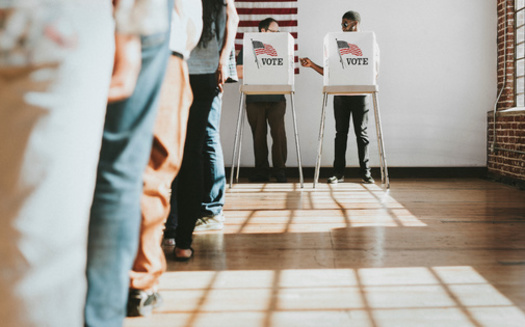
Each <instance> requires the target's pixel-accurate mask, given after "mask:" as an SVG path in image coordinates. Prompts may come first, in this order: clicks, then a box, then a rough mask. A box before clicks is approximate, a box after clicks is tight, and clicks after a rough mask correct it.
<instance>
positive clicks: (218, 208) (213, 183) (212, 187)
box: [197, 93, 226, 228]
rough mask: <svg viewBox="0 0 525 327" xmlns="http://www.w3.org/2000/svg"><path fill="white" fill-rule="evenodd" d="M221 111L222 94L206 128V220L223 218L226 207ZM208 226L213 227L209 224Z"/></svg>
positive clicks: (213, 107) (204, 212) (215, 102)
mask: <svg viewBox="0 0 525 327" xmlns="http://www.w3.org/2000/svg"><path fill="white" fill-rule="evenodd" d="M221 109H222V93H219V94H217V96H216V97H215V98H213V102H212V105H211V110H210V114H209V116H208V125H207V126H206V140H205V142H204V158H203V167H204V170H203V176H204V194H203V195H204V197H203V200H202V207H201V216H202V217H204V218H205V217H215V216H216V217H222V208H223V207H224V192H225V189H226V173H225V171H224V157H223V154H222V146H221V139H220V134H219V127H220V124H221ZM197 225H198V226H197V227H199V222H197ZM206 225H208V227H211V226H210V225H209V224H206ZM219 225H220V224H219ZM219 227H221V228H222V226H217V228H219Z"/></svg>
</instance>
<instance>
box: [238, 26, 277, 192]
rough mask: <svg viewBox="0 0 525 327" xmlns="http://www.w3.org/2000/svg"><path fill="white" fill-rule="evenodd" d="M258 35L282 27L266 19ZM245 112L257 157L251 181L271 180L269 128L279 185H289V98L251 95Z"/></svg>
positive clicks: (274, 167)
mask: <svg viewBox="0 0 525 327" xmlns="http://www.w3.org/2000/svg"><path fill="white" fill-rule="evenodd" d="M259 32H263V33H268V32H279V24H278V23H277V21H276V20H275V19H273V18H266V19H265V20H262V21H261V22H260V23H259ZM242 64H243V51H242V50H241V52H239V57H238V59H237V75H238V76H239V78H242V76H243V67H242ZM246 113H247V116H248V122H249V123H250V127H251V129H252V133H253V150H254V154H255V169H256V172H255V174H254V175H253V176H251V177H250V178H249V179H250V181H251V182H268V181H269V180H270V164H269V162H268V143H267V136H266V135H267V132H268V125H269V126H270V134H271V136H272V140H273V144H272V161H273V169H274V171H273V176H274V177H275V179H276V180H277V182H278V183H286V182H287V179H286V172H285V169H286V156H287V147H286V146H287V144H286V130H285V124H284V114H285V113H286V99H285V97H284V95H282V94H278V95H248V96H247V97H246Z"/></svg>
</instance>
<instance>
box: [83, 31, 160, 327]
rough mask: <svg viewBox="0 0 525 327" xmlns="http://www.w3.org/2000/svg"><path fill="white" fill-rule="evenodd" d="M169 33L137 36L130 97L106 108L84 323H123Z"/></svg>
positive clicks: (89, 243) (93, 215)
mask: <svg viewBox="0 0 525 327" xmlns="http://www.w3.org/2000/svg"><path fill="white" fill-rule="evenodd" d="M168 36H169V35H168V33H160V34H154V35H150V36H147V37H143V38H142V67H141V71H140V75H139V78H138V81H137V85H136V88H135V92H134V93H133V95H132V96H131V97H130V98H129V99H127V100H125V101H121V102H118V103H114V104H110V105H108V108H107V113H106V121H105V125H104V134H103V139H102V148H101V152H100V159H99V164H98V171H97V182H96V188H95V195H94V199H93V204H92V207H91V217H90V222H89V240H88V262H87V278H88V294H87V300H86V308H85V324H86V326H96V327H103V326H115V327H116V326H119V327H120V326H122V323H123V320H124V317H125V316H126V303H127V297H128V288H129V271H130V269H131V267H132V265H133V261H134V259H135V255H136V253H137V246H138V241H139V231H140V219H141V208H140V198H141V195H142V177H143V173H144V170H145V168H146V164H147V162H148V159H149V155H150V151H151V145H152V140H153V127H154V123H155V118H156V112H157V108H158V102H159V93H160V88H161V85H162V82H163V80H164V72H165V70H166V65H167V60H168V57H169V49H168V40H169V37H168Z"/></svg>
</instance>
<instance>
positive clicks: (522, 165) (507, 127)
mask: <svg viewBox="0 0 525 327" xmlns="http://www.w3.org/2000/svg"><path fill="white" fill-rule="evenodd" d="M505 6H507V21H506V22H505ZM514 26H515V25H514V0H498V90H497V92H498V95H499V94H500V92H501V96H500V98H499V101H498V103H497V106H496V107H497V111H496V115H494V112H489V113H488V115H487V122H488V130H487V131H488V132H487V137H488V140H487V141H488V142H487V143H488V149H487V153H488V155H487V170H488V174H489V176H490V177H492V178H495V179H497V180H501V181H504V182H509V183H512V184H519V185H520V186H521V185H525V183H524V182H525V154H524V153H523V152H525V110H516V109H511V108H514V107H515V100H514V62H513V60H514V42H515V41H514ZM505 30H506V31H507V35H506V40H505V33H504V32H505ZM505 48H506V55H505ZM505 61H506V62H505ZM505 65H506V67H505ZM505 75H506V76H505ZM509 109H510V110H509ZM494 116H495V118H496V125H495V127H496V133H495V134H494ZM494 138H495V142H494ZM520 152H521V153H520Z"/></svg>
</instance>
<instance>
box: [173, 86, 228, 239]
mask: <svg viewBox="0 0 525 327" xmlns="http://www.w3.org/2000/svg"><path fill="white" fill-rule="evenodd" d="M221 108H222V94H220V93H219V94H217V95H216V96H215V97H214V98H213V101H212V103H211V108H210V113H209V115H208V123H207V125H206V134H205V141H204V147H203V153H202V156H203V157H202V160H203V162H202V167H203V172H202V178H203V179H202V183H203V189H202V194H203V197H202V203H201V212H200V216H203V217H204V216H214V215H218V214H220V213H221V212H222V207H223V206H224V192H225V188H226V173H225V171H224V157H223V154H222V146H221V140H220V135H219V126H220V121H221ZM190 110H191V109H190ZM188 133H190V132H189V131H188ZM178 179H179V178H178V177H177V178H175V180H174V181H173V184H172V185H171V200H170V201H171V209H170V214H169V216H168V220H167V221H166V229H165V231H164V237H166V238H175V230H176V228H177V220H178V219H177V216H178V211H179V208H178V202H177V197H178V195H177V188H178V186H177V185H178Z"/></svg>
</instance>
